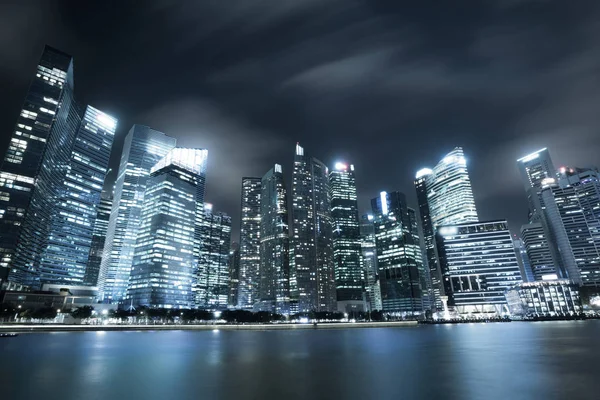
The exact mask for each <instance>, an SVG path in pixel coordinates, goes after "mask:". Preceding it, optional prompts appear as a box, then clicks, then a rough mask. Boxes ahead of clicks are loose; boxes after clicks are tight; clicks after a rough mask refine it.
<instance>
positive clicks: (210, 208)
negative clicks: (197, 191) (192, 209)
mask: <svg viewBox="0 0 600 400" xmlns="http://www.w3.org/2000/svg"><path fill="white" fill-rule="evenodd" d="M204 209H205V210H206V211H212V209H213V205H212V204H210V203H204Z"/></svg>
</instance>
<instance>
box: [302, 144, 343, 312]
mask: <svg viewBox="0 0 600 400" xmlns="http://www.w3.org/2000/svg"><path fill="white" fill-rule="evenodd" d="M292 221H293V225H292V227H293V233H292V245H293V253H294V263H293V265H294V271H293V272H292V275H293V276H292V280H293V281H295V282H296V285H297V297H298V298H297V300H298V311H299V312H310V311H335V310H336V309H337V306H336V295H335V272H334V264H333V241H332V224H331V200H330V190H329V178H328V169H327V167H326V166H325V164H323V163H322V162H321V161H319V160H317V159H316V158H313V157H309V156H307V155H305V154H304V148H302V147H301V146H300V145H299V144H297V145H296V155H295V157H294V171H293V179H292Z"/></svg>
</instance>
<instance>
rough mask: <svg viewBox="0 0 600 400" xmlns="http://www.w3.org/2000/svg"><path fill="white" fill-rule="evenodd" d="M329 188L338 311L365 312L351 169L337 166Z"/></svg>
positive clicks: (356, 209)
mask: <svg viewBox="0 0 600 400" xmlns="http://www.w3.org/2000/svg"><path fill="white" fill-rule="evenodd" d="M329 188H330V193H331V194H330V198H331V220H332V222H333V260H334V267H335V284H336V294H337V306H338V311H341V312H350V311H365V310H366V307H365V299H364V296H365V294H364V274H363V269H362V266H361V241H360V224H359V222H358V201H357V196H356V181H355V177H354V166H353V165H347V164H344V163H336V165H335V167H334V168H333V169H332V170H330V171H329Z"/></svg>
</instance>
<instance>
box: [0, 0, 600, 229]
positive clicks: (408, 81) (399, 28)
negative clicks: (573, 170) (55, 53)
mask: <svg viewBox="0 0 600 400" xmlns="http://www.w3.org/2000/svg"><path fill="white" fill-rule="evenodd" d="M3 3H4V4H3V5H1V6H0V88H2V92H1V95H0V138H1V139H0V153H1V154H4V151H5V149H6V145H7V142H8V140H9V137H10V134H11V131H12V129H13V126H14V123H15V120H16V117H17V115H18V112H19V109H20V107H21V104H22V101H23V99H24V96H25V93H26V91H27V87H28V84H29V81H30V79H31V77H32V75H33V74H34V71H35V65H36V63H37V61H38V59H39V56H40V54H41V52H42V49H43V46H44V44H45V43H47V44H49V45H51V46H54V47H57V48H59V49H61V50H63V51H65V52H67V53H70V54H72V55H73V56H74V58H75V91H76V96H77V98H78V100H79V102H80V103H82V104H90V105H93V106H95V107H97V108H99V109H101V110H103V111H105V112H107V113H109V114H111V115H113V116H115V117H117V118H118V119H119V130H118V135H117V138H116V142H117V147H116V148H117V149H118V150H119V151H117V152H113V156H112V159H113V166H115V165H116V163H115V161H117V160H118V158H119V157H120V144H121V142H122V140H123V137H124V136H125V134H126V133H127V131H128V130H129V129H130V127H131V125H132V124H134V123H138V124H143V125H148V126H151V127H153V128H155V129H158V130H160V131H163V132H165V133H167V134H168V135H171V136H174V137H176V138H177V139H178V145H179V146H189V147H205V148H208V149H209V168H208V175H207V188H206V193H207V194H206V198H207V201H209V202H212V203H214V207H215V209H217V210H222V211H225V212H227V213H229V214H231V215H232V216H233V217H234V230H235V231H237V230H238V227H239V207H240V187H241V177H242V176H262V175H263V174H264V173H265V172H266V171H267V170H268V169H269V168H271V166H272V165H273V164H274V163H276V162H277V163H280V164H282V165H283V169H284V174H285V176H286V179H287V180H288V182H289V181H291V169H292V159H293V154H294V146H295V143H296V142H300V143H301V144H302V145H303V146H304V147H305V149H306V152H308V153H311V154H312V155H314V156H316V157H317V158H320V159H321V160H322V161H324V162H326V163H327V164H328V165H333V163H334V162H335V161H340V160H344V161H347V162H351V163H353V164H354V165H355V167H356V174H357V175H356V176H357V183H358V189H359V201H360V204H361V208H362V209H363V210H365V211H366V210H367V208H368V201H369V199H370V198H371V197H375V196H376V195H377V194H378V193H379V192H380V191H381V190H388V191H391V190H401V191H403V192H405V193H406V194H407V195H408V196H409V200H411V202H412V206H416V200H415V197H416V196H415V193H414V186H413V184H412V182H413V178H414V174H415V172H416V171H417V170H418V169H420V168H422V167H426V166H428V167H433V166H434V165H435V164H436V163H437V162H438V160H439V159H440V158H441V157H443V155H444V154H445V153H447V152H449V151H450V150H452V148H453V147H454V146H458V145H459V146H463V147H464V149H465V153H466V155H467V158H468V167H469V172H470V175H471V179H472V183H473V190H474V193H475V200H476V203H477V208H478V212H479V215H480V218H481V219H482V220H483V219H493V218H508V219H509V222H510V223H511V224H512V230H513V231H516V230H518V227H519V225H520V224H521V223H524V222H526V218H527V201H526V198H525V194H524V190H523V186H522V184H521V183H520V181H519V176H518V171H517V167H516V159H517V158H519V157H521V156H523V155H525V154H527V153H528V152H531V151H534V150H537V149H539V148H541V147H548V148H549V150H550V152H551V155H552V157H553V160H554V162H555V164H556V165H557V166H560V165H573V166H590V165H598V164H600V112H599V110H598V108H599V107H600V2H598V1H584V0H577V1H571V2H565V1H556V2H552V1H542V0H537V1H534V0H529V1H527V0H488V1H437V2H427V1H422V2H410V3H408V2H407V3H404V2H402V1H399V0H389V1H355V0H216V1H209V0H206V1H189V0H187V1H186V0H184V1H175V0H163V1H114V2H112V1H98V2H94V1H75V0H73V1H66V2H54V1H48V0H42V1H27V0H21V1H14V2H12V4H11V3H10V2H9V3H8V4H7V2H6V1H4V2H3ZM112 179H114V177H112ZM235 239H236V240H237V238H235Z"/></svg>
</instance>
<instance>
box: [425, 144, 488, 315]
mask: <svg viewBox="0 0 600 400" xmlns="http://www.w3.org/2000/svg"><path fill="white" fill-rule="evenodd" d="M415 188H416V190H417V200H418V202H419V214H420V217H421V225H422V227H423V248H424V250H425V257H426V259H427V264H428V268H429V277H428V280H429V282H430V285H431V288H432V291H433V295H434V297H435V305H436V309H437V310H438V311H441V310H442V308H443V307H442V301H441V296H444V286H443V284H442V282H441V279H442V273H441V269H440V266H439V260H438V255H437V254H436V252H437V250H436V246H435V233H436V229H437V227H438V226H442V225H449V224H460V223H464V222H477V220H478V218H477V209H476V208H475V199H474V197H473V191H472V188H471V180H470V179H469V173H468V171H467V161H466V158H465V155H464V153H463V149H462V148H461V147H456V148H454V150H452V151H451V152H450V153H448V154H446V156H444V158H442V159H441V160H440V162H439V163H438V164H437V165H436V166H435V167H434V168H433V169H430V168H423V169H421V170H419V171H418V172H417V174H416V177H415Z"/></svg>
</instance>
